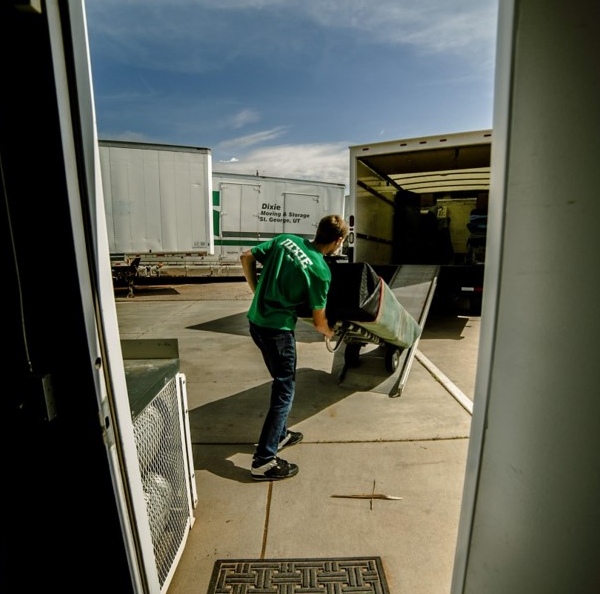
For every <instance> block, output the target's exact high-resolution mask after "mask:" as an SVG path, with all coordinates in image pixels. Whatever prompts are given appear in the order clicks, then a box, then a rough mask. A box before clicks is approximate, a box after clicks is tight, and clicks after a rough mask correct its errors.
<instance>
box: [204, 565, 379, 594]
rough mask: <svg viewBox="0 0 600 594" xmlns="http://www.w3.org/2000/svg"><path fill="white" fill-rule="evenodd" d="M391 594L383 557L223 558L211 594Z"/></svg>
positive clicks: (208, 593)
mask: <svg viewBox="0 0 600 594" xmlns="http://www.w3.org/2000/svg"><path fill="white" fill-rule="evenodd" d="M319 590H322V591H323V592H327V593H329V592H332V593H337V592H339V593H342V592H352V594H389V590H388V586H387V582H386V579H385V574H384V572H383V566H382V564H381V558H380V557H341V558H332V559H266V560H262V559H222V560H219V561H215V566H214V569H213V573H212V577H211V580H210V585H209V587H208V592H207V594H231V593H235V594H252V593H257V592H261V593H263V594H264V593H265V592H269V594H292V593H293V592H309V591H310V592H316V591H319Z"/></svg>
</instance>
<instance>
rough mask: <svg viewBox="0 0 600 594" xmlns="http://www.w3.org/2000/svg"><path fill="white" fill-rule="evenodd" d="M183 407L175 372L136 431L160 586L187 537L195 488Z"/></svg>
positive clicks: (142, 415) (138, 421) (140, 417)
mask: <svg viewBox="0 0 600 594" xmlns="http://www.w3.org/2000/svg"><path fill="white" fill-rule="evenodd" d="M183 422H184V421H183V417H182V407H181V402H180V399H179V395H178V391H177V379H176V378H173V379H172V380H170V381H169V382H168V383H166V384H165V386H164V387H163V388H162V390H161V391H160V392H159V393H158V394H157V395H156V396H155V398H154V399H153V400H152V401H151V402H150V403H149V404H148V406H146V408H145V409H144V410H143V411H142V412H140V414H139V415H138V416H137V417H136V418H135V420H134V424H133V431H134V435H135V442H136V448H137V453H138V460H139V464H140V471H141V473H142V483H143V487H144V495H145V499H146V508H147V510H148V519H149V523H150V532H151V534H152V545H153V548H154V556H155V560H156V570H157V574H158V579H159V583H160V586H161V588H162V587H163V585H164V584H165V582H166V580H167V577H168V576H169V573H170V571H171V569H172V567H173V565H174V563H175V560H176V559H177V555H178V552H179V549H180V546H181V544H182V543H183V542H184V541H185V539H186V537H187V531H188V530H189V522H190V511H191V510H190V500H189V497H190V493H189V486H188V482H187V477H186V472H187V464H186V460H187V459H186V450H185V443H184V440H185V431H184V427H183Z"/></svg>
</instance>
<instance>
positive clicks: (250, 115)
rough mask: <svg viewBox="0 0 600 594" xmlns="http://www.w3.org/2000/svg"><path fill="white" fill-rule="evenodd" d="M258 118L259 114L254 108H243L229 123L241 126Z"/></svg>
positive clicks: (236, 126)
mask: <svg viewBox="0 0 600 594" xmlns="http://www.w3.org/2000/svg"><path fill="white" fill-rule="evenodd" d="M259 119H260V116H259V115H258V112H257V111H256V110H253V109H243V110H242V111H240V112H238V113H236V114H235V115H234V116H233V117H232V118H231V123H232V126H233V127H234V128H243V127H244V126H245V125H246V124H252V123H254V122H258V120H259Z"/></svg>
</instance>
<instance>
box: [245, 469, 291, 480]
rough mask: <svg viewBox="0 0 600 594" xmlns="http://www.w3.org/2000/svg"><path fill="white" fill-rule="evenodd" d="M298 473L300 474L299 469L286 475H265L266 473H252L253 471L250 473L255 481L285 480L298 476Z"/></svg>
mask: <svg viewBox="0 0 600 594" xmlns="http://www.w3.org/2000/svg"><path fill="white" fill-rule="evenodd" d="M297 474H298V470H296V472H292V473H290V474H287V475H286V476H265V475H264V474H252V473H250V476H252V479H253V480H255V481H283V480H285V479H288V478H292V477H293V476H296V475H297Z"/></svg>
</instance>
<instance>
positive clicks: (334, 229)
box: [315, 214, 348, 245]
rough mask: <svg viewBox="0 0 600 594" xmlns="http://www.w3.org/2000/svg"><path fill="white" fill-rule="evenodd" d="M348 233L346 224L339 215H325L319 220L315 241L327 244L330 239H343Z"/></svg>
mask: <svg viewBox="0 0 600 594" xmlns="http://www.w3.org/2000/svg"><path fill="white" fill-rule="evenodd" d="M346 235H348V224H347V223H346V221H344V219H343V217H341V216H340V215H336V214H333V215H327V216H326V217H323V218H322V219H321V220H320V221H319V226H318V227H317V235H316V236H315V243H318V244H320V245H327V244H328V243H331V242H332V241H336V240H338V239H339V238H340V237H342V238H343V239H345V238H346Z"/></svg>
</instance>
